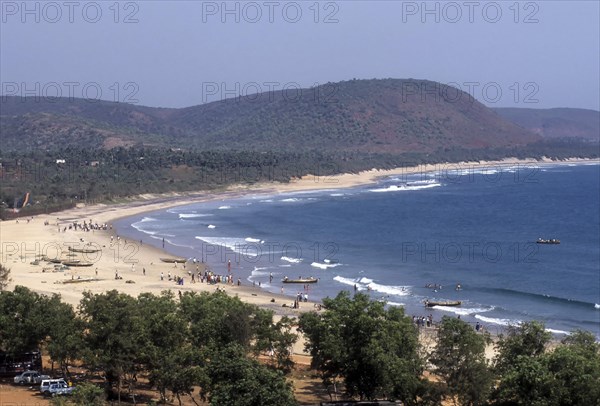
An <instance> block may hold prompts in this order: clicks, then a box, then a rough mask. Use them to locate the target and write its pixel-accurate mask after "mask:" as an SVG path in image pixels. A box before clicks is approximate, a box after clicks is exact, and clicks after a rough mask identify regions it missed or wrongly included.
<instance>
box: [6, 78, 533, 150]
mask: <svg viewBox="0 0 600 406" xmlns="http://www.w3.org/2000/svg"><path fill="white" fill-rule="evenodd" d="M0 130H1V131H2V136H3V145H2V148H3V149H4V150H23V149H30V148H40V149H48V148H49V149H53V148H61V146H64V145H65V144H66V143H68V144H69V145H72V146H79V147H84V148H106V149H108V148H112V147H115V146H146V147H148V146H149V147H179V148H198V149H204V150H205V149H221V150H255V151H302V150H306V151H309V150H315V149H317V150H322V151H338V152H339V151H352V152H369V153H383V152H385V153H405V152H417V153H427V152H433V151H438V150H444V149H456V148H461V149H481V148H501V147H517V146H520V145H525V144H530V143H533V142H536V141H539V140H540V138H541V137H540V136H539V135H537V134H534V133H533V132H531V131H528V130H526V129H524V128H521V127H519V126H517V125H515V124H513V123H512V122H510V121H508V120H506V119H504V118H503V117H502V115H499V114H496V113H495V112H494V111H492V110H490V109H489V108H487V107H485V106H484V105H482V104H481V103H479V102H477V101H476V100H474V99H473V98H471V97H470V96H469V95H468V94H467V93H464V92H461V91H459V90H457V89H454V88H448V87H445V86H444V85H441V84H439V83H436V82H431V81H425V80H415V79H407V80H401V79H384V80H353V81H346V82H339V83H329V84H326V85H322V86H319V87H315V88H310V89H301V90H289V91H287V92H285V91H278V92H267V93H261V94H257V95H250V96H247V97H239V98H232V99H226V100H223V101H217V102H212V103H207V104H203V105H199V106H193V107H187V108H182V109H164V108H152V107H144V106H137V105H131V104H124V103H114V102H105V101H88V100H83V99H66V98H65V99H52V100H48V99H43V98H39V99H35V98H27V99H23V98H18V97H2V98H1V103H0Z"/></svg>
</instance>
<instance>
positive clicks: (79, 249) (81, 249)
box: [69, 247, 102, 254]
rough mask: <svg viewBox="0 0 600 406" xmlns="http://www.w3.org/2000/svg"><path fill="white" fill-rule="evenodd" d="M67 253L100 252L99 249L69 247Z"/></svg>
mask: <svg viewBox="0 0 600 406" xmlns="http://www.w3.org/2000/svg"><path fill="white" fill-rule="evenodd" d="M69 251H71V252H80V253H82V254H94V253H96V252H100V251H102V250H100V249H92V248H72V247H69Z"/></svg>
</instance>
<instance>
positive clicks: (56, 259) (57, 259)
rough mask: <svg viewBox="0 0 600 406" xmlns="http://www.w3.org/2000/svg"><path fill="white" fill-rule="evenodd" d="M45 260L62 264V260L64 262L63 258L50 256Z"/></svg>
mask: <svg viewBox="0 0 600 406" xmlns="http://www.w3.org/2000/svg"><path fill="white" fill-rule="evenodd" d="M44 261H48V262H52V263H53V264H60V263H61V262H63V260H62V259H60V258H48V257H45V258H44Z"/></svg>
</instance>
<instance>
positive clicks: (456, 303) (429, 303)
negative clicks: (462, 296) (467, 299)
mask: <svg viewBox="0 0 600 406" xmlns="http://www.w3.org/2000/svg"><path fill="white" fill-rule="evenodd" d="M461 303H462V302H461V301H460V300H450V301H446V302H432V301H429V300H426V301H425V307H433V306H460V305H461Z"/></svg>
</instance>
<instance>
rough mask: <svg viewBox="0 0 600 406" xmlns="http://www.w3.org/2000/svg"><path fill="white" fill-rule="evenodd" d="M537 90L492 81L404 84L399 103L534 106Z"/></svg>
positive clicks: (525, 84)
mask: <svg viewBox="0 0 600 406" xmlns="http://www.w3.org/2000/svg"><path fill="white" fill-rule="evenodd" d="M539 92H540V86H539V85H538V84H537V83H536V82H533V81H523V82H518V81H515V82H511V83H506V84H503V83H499V82H495V81H488V82H478V81H463V82H448V83H437V82H424V81H422V82H413V81H407V82H405V83H403V84H402V88H401V93H402V101H403V102H405V103H406V102H407V101H409V100H412V101H415V100H416V101H420V102H422V103H425V102H427V101H428V100H433V101H436V102H439V101H444V102H447V103H458V102H464V101H465V100H466V101H467V102H469V103H474V102H475V101H476V100H478V101H480V102H482V103H486V104H497V103H502V102H507V103H509V102H510V103H512V104H520V103H523V104H535V103H539V99H538V98H537V95H538V93H539Z"/></svg>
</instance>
